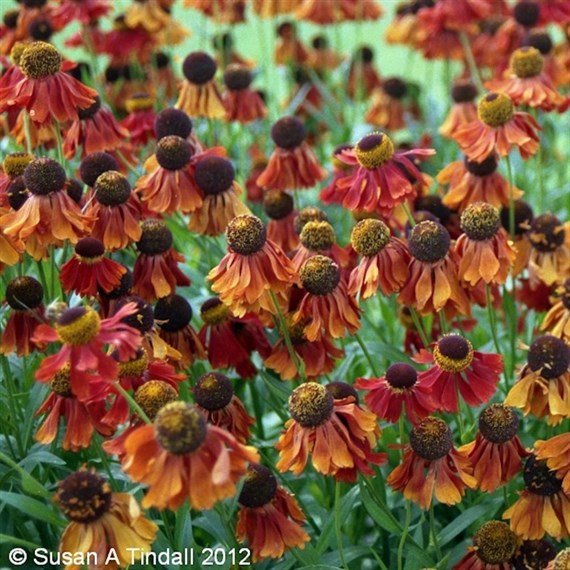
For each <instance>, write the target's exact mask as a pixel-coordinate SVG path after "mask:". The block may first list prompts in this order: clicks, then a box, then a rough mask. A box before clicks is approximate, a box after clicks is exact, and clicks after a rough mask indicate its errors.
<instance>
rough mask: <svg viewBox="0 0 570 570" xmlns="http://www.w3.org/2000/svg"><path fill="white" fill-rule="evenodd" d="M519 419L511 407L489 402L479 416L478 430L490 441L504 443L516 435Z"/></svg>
mask: <svg viewBox="0 0 570 570" xmlns="http://www.w3.org/2000/svg"><path fill="white" fill-rule="evenodd" d="M518 427H519V419H518V418H517V415H516V414H515V412H514V410H513V408H509V407H508V406H505V405H503V404H491V405H490V406H488V407H486V408H485V409H484V410H483V411H482V412H481V415H480V416H479V431H480V432H481V435H482V436H483V437H484V438H485V439H486V440H488V441H490V442H492V443H499V444H500V443H506V442H507V441H510V440H511V439H512V438H513V437H515V435H517V431H518Z"/></svg>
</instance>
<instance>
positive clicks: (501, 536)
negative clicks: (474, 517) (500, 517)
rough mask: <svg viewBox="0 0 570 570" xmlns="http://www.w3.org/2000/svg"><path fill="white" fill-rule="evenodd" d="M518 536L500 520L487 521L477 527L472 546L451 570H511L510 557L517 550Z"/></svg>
mask: <svg viewBox="0 0 570 570" xmlns="http://www.w3.org/2000/svg"><path fill="white" fill-rule="evenodd" d="M518 543H519V538H518V537H517V535H516V534H515V533H514V532H513V531H512V530H511V529H510V528H509V525H508V524H506V523H504V522H501V521H489V522H486V523H485V524H484V525H482V526H481V527H479V530H478V531H477V532H476V533H475V536H474V537H473V546H469V547H468V548H467V551H468V552H467V554H466V555H465V556H464V557H463V558H462V559H461V560H460V561H459V562H458V563H457V564H456V565H455V566H454V567H453V570H487V569H489V568H493V570H511V568H512V566H511V559H512V557H513V555H514V554H515V552H516V550H517V546H518Z"/></svg>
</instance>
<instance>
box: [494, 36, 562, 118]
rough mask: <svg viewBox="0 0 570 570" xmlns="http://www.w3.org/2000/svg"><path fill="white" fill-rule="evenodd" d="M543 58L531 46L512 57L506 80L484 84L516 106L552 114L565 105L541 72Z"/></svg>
mask: <svg viewBox="0 0 570 570" xmlns="http://www.w3.org/2000/svg"><path fill="white" fill-rule="evenodd" d="M543 67H544V58H543V57H542V55H541V53H540V51H539V50H538V49H536V48H534V47H531V46H525V47H521V48H519V49H517V50H515V51H514V52H513V54H512V55H511V62H510V67H509V71H508V72H507V77H506V78H505V79H496V80H494V81H488V82H486V83H485V87H487V88H488V89H492V90H493V91H500V92H502V93H506V94H507V95H508V96H509V97H510V98H511V101H512V102H513V104H515V105H527V106H529V107H533V108H539V109H541V110H542V111H552V110H554V109H557V108H558V107H560V106H561V105H562V104H563V103H564V97H563V96H562V95H560V93H558V92H557V91H556V88H555V87H554V85H553V84H552V82H551V80H550V78H549V77H548V76H547V75H546V74H545V73H544V72H543V71H542V70H543Z"/></svg>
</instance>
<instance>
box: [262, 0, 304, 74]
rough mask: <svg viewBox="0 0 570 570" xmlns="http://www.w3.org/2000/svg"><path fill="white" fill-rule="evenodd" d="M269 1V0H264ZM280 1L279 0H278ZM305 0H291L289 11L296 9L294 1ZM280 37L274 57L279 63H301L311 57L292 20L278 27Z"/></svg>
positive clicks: (300, 0)
mask: <svg viewBox="0 0 570 570" xmlns="http://www.w3.org/2000/svg"><path fill="white" fill-rule="evenodd" d="M264 1H267V0H264ZM277 1H279V0H277ZM302 1H303V0H290V1H289V4H290V5H291V7H290V8H288V11H291V10H294V9H295V6H294V3H299V4H300V3H301V2H302ZM277 36H278V39H277V41H276V43H275V52H274V58H275V63H276V64H277V65H301V64H303V63H305V62H306V61H307V59H308V57H309V52H308V50H307V48H306V47H305V46H304V45H303V42H301V40H299V39H298V38H297V30H296V29H295V25H294V24H293V23H292V22H289V21H285V22H283V23H281V24H279V26H278V28H277Z"/></svg>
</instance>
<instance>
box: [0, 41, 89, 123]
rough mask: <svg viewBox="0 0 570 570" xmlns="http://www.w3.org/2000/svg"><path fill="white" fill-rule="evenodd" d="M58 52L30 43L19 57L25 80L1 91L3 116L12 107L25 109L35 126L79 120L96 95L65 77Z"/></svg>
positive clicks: (45, 46) (47, 46)
mask: <svg viewBox="0 0 570 570" xmlns="http://www.w3.org/2000/svg"><path fill="white" fill-rule="evenodd" d="M62 62H63V58H62V57H61V54H60V53H59V51H58V50H57V49H56V48H55V47H54V46H52V45H51V44H48V43H46V42H31V43H30V44H28V45H27V46H26V48H25V49H24V51H23V52H22V55H21V56H20V63H19V66H20V69H21V70H22V72H23V74H24V76H23V77H22V78H21V79H20V81H18V83H16V84H15V85H13V86H6V87H1V88H0V113H3V112H4V111H6V110H8V109H9V108H10V107H16V108H19V109H25V110H26V111H27V112H28V113H29V114H30V118H31V119H32V120H33V121H35V122H36V123H39V124H41V123H46V122H48V121H51V120H55V121H58V122H60V123H63V122H65V121H72V120H74V119H76V118H77V116H78V115H77V109H85V108H87V107H89V106H90V105H92V104H93V102H94V101H95V97H96V96H97V91H95V90H94V89H91V88H90V87H86V86H85V85H83V84H82V83H81V82H79V81H77V79H74V78H73V77H72V76H71V75H69V74H68V73H65V72H64V70H65V67H66V66H64V67H63V69H62Z"/></svg>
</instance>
